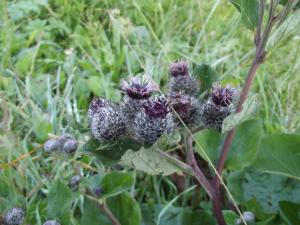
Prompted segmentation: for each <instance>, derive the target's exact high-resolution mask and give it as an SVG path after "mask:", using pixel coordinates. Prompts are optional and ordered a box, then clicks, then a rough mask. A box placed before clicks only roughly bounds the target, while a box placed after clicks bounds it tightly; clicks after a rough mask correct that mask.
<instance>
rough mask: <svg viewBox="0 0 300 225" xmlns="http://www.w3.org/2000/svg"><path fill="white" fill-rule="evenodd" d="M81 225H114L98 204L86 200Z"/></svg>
mask: <svg viewBox="0 0 300 225" xmlns="http://www.w3.org/2000/svg"><path fill="white" fill-rule="evenodd" d="M80 224H81V225H87V224H88V225H99V224H101V225H112V223H111V222H110V220H109V219H108V218H107V217H106V216H105V215H104V214H103V212H102V211H101V209H100V208H99V206H98V205H97V203H96V202H94V201H92V200H91V199H88V198H85V199H84V204H83V214H82V217H81V219H80Z"/></svg>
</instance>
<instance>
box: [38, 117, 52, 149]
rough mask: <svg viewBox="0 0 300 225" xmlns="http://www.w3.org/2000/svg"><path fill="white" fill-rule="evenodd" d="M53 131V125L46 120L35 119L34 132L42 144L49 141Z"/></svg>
mask: <svg viewBox="0 0 300 225" xmlns="http://www.w3.org/2000/svg"><path fill="white" fill-rule="evenodd" d="M51 131H52V124H51V123H49V122H48V121H46V120H42V119H34V120H33V132H34V134H35V136H36V138H37V141H39V142H40V143H42V142H44V141H46V140H47V139H48V133H50V132H51Z"/></svg>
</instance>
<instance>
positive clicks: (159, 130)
mask: <svg viewBox="0 0 300 225" xmlns="http://www.w3.org/2000/svg"><path fill="white" fill-rule="evenodd" d="M132 126H133V130H134V133H135V136H136V137H137V138H138V139H140V140H142V141H143V142H144V143H146V144H153V143H154V142H156V141H157V139H158V138H159V137H160V136H161V135H162V134H163V132H170V131H171V129H172V127H173V120H172V116H171V114H170V113H169V109H168V106H167V102H166V100H164V99H163V98H162V97H158V98H153V99H151V100H149V101H148V102H147V103H146V104H145V105H144V107H143V108H142V109H141V110H140V111H139V112H138V113H137V115H136V117H135V118H134V121H133V125H132Z"/></svg>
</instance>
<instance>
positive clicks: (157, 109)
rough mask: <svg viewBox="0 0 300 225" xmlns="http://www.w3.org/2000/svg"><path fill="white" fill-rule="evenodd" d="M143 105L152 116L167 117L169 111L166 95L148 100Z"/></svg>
mask: <svg viewBox="0 0 300 225" xmlns="http://www.w3.org/2000/svg"><path fill="white" fill-rule="evenodd" d="M143 107H144V109H145V112H146V114H147V115H148V116H149V117H150V118H165V117H166V115H167V114H168V112H169V108H168V105H167V101H166V100H165V98H164V97H158V98H155V99H154V100H153V101H149V102H147V103H146V104H145V105H144V106H143Z"/></svg>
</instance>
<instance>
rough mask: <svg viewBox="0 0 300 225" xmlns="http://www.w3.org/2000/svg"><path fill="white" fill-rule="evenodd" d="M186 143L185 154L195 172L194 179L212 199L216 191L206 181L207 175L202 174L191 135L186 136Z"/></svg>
mask: <svg viewBox="0 0 300 225" xmlns="http://www.w3.org/2000/svg"><path fill="white" fill-rule="evenodd" d="M184 143H185V148H186V150H185V152H186V158H187V163H188V164H189V165H190V166H191V167H192V169H193V171H194V177H195V178H196V180H197V181H198V182H199V184H200V185H201V186H202V187H203V188H204V189H205V191H206V193H207V194H208V195H209V197H210V198H211V199H212V198H214V195H215V190H214V188H213V186H212V185H211V184H210V182H209V181H208V180H207V179H206V177H205V175H204V174H203V173H202V171H201V169H200V168H199V166H198V164H197V162H196V159H195V155H194V150H193V138H192V136H191V135H190V134H189V133H186V134H185V135H184Z"/></svg>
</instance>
